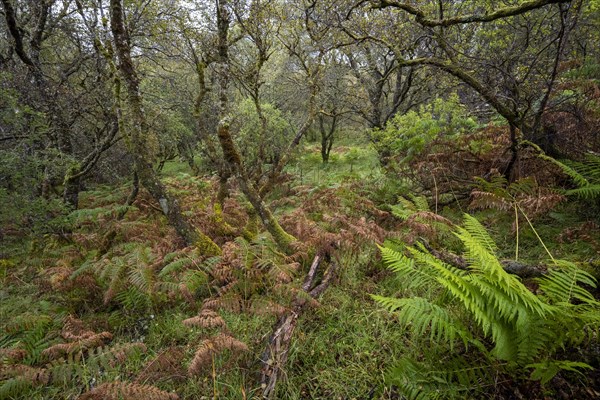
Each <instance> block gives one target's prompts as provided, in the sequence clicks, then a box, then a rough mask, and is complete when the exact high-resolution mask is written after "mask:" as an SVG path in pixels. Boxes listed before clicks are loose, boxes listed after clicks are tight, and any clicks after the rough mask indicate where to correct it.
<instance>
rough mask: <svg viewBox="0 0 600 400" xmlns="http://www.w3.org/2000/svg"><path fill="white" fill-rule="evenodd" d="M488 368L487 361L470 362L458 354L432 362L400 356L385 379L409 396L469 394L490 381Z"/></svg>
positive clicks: (423, 398)
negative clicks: (426, 362) (485, 362)
mask: <svg viewBox="0 0 600 400" xmlns="http://www.w3.org/2000/svg"><path fill="white" fill-rule="evenodd" d="M489 368H490V366H489V365H481V366H479V365H475V366H473V365H472V364H471V363H469V362H468V361H467V360H465V359H463V358H461V357H454V358H451V359H449V360H444V361H443V362H440V363H436V365H435V366H434V365H430V364H425V363H419V362H417V361H415V360H413V359H411V358H403V359H401V360H400V362H399V363H398V364H397V365H396V366H394V368H392V369H391V370H390V371H389V372H388V374H387V381H388V382H389V383H390V384H393V385H394V386H396V387H398V389H399V391H400V393H401V394H402V395H403V396H404V397H406V398H407V399H409V400H429V399H452V398H471V397H472V396H470V395H472V394H474V393H476V391H477V389H478V388H480V387H481V386H482V385H484V384H485V383H486V382H488V381H490V378H489V377H488V371H489Z"/></svg>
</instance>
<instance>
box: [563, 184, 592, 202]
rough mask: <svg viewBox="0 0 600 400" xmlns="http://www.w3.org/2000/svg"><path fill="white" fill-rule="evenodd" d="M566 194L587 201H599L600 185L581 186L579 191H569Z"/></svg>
mask: <svg viewBox="0 0 600 400" xmlns="http://www.w3.org/2000/svg"><path fill="white" fill-rule="evenodd" d="M565 194H566V195H567V196H576V197H579V198H580V199H585V200H591V199H597V198H598V197H600V184H594V185H585V186H581V187H579V188H577V189H571V190H567V191H566V192H565Z"/></svg>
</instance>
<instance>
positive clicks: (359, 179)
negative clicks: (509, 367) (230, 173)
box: [0, 144, 600, 399]
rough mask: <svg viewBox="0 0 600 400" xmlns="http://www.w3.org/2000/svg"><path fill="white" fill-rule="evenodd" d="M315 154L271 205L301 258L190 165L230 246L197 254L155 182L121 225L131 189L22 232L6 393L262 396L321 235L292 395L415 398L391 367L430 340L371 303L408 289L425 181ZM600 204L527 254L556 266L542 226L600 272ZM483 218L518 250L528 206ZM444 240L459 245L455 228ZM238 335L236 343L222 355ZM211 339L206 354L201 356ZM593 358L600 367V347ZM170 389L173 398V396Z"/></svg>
mask: <svg viewBox="0 0 600 400" xmlns="http://www.w3.org/2000/svg"><path fill="white" fill-rule="evenodd" d="M307 150H308V151H307V153H306V154H307V155H305V156H304V157H302V158H300V159H299V160H298V161H297V162H296V163H295V164H294V165H292V166H290V168H289V169H288V170H287V173H288V174H289V178H288V180H287V181H286V182H285V183H283V184H282V185H281V186H280V187H279V188H278V192H277V193H274V194H273V196H272V197H271V199H272V200H271V206H272V207H273V208H274V209H275V210H276V214H277V216H278V218H280V219H281V220H282V221H283V225H284V227H286V229H287V230H288V231H290V232H292V233H293V234H294V235H296V237H298V238H299V239H301V240H305V241H307V242H308V241H311V240H312V242H311V243H310V244H311V246H306V247H305V248H301V249H299V250H298V254H299V255H298V256H297V257H296V258H294V259H289V258H288V257H285V256H284V255H282V254H281V253H279V252H278V251H277V250H276V249H275V248H274V246H273V243H272V241H270V239H269V238H268V237H267V236H266V235H265V234H262V233H259V234H258V235H256V236H253V237H249V236H248V235H246V234H245V229H246V228H247V223H248V221H247V218H246V217H245V216H244V214H245V213H244V204H243V200H242V199H241V197H240V196H238V195H237V194H233V196H232V198H231V199H230V200H228V201H227V202H226V204H225V205H224V206H223V208H222V209H221V208H220V207H217V206H215V203H214V198H215V192H216V182H215V181H214V180H207V179H201V178H197V177H193V176H191V175H190V173H189V171H188V170H187V167H186V166H185V165H184V164H182V163H178V162H173V163H168V164H167V165H166V167H165V169H164V170H163V172H162V174H163V177H164V181H165V182H166V183H167V185H168V186H169V188H170V190H171V191H172V192H173V193H174V194H176V195H177V196H178V197H179V198H180V199H181V202H182V205H183V208H184V210H185V211H186V213H188V215H190V216H192V218H193V220H194V223H195V224H196V226H198V227H201V228H202V229H203V231H204V232H205V233H207V234H208V235H209V236H210V237H211V238H212V239H213V240H214V241H215V243H217V244H218V245H219V246H220V248H221V249H223V254H222V255H220V256H216V257H207V256H206V255H204V254H202V253H201V252H200V251H198V250H197V249H194V248H188V249H183V250H182V248H181V247H182V246H181V244H180V242H179V240H178V238H177V236H176V235H175V233H174V231H173V230H172V229H171V228H169V227H168V226H167V225H166V222H165V220H164V219H163V217H162V216H161V214H160V210H158V209H157V207H156V206H154V205H153V203H152V201H151V200H150V197H149V196H147V195H145V194H144V193H143V192H142V193H141V194H140V195H139V196H138V198H137V200H136V202H135V203H134V207H132V208H131V209H130V210H129V211H128V212H127V214H126V215H125V218H124V219H123V220H117V219H116V218H115V216H116V214H117V213H118V211H119V209H120V207H121V206H120V205H121V204H124V202H125V199H126V198H127V195H128V193H129V191H130V185H128V184H124V185H121V186H117V187H111V186H102V187H94V188H90V189H89V190H87V191H86V192H83V193H82V198H81V210H79V211H77V212H75V213H73V214H72V215H70V216H69V219H68V221H65V220H61V221H60V222H56V223H57V224H59V225H60V224H65V225H66V224H67V223H68V225H69V226H70V227H71V229H69V230H64V231H62V232H61V231H60V230H59V229H57V230H56V231H55V232H53V233H46V234H44V235H41V234H39V233H36V232H34V233H33V234H32V235H29V234H27V235H21V236H6V237H5V239H4V240H3V241H2V244H1V245H0V246H1V247H0V280H1V283H2V287H1V288H0V321H1V322H0V323H1V325H2V329H3V330H2V332H1V333H0V348H1V349H0V359H1V363H0V366H1V367H0V399H4V398H6V399H11V398H24V399H65V398H77V397H78V396H80V395H81V394H82V393H84V392H86V391H87V390H90V389H92V388H94V387H98V386H99V385H100V384H102V383H105V382H114V381H127V382H132V383H134V384H138V385H153V386H156V387H157V388H159V389H160V390H163V391H165V392H174V393H177V395H178V396H179V397H180V398H182V399H209V398H215V399H217V398H218V399H242V398H244V399H246V398H253V397H255V396H258V395H259V394H260V393H261V390H262V388H261V386H260V373H261V370H262V368H263V361H264V360H263V359H262V356H263V353H264V351H265V347H266V346H268V339H269V336H270V335H271V333H272V329H273V326H274V324H275V323H276V321H277V318H278V316H279V315H282V314H284V313H286V312H288V311H289V310H290V303H291V301H292V300H293V299H294V298H295V296H296V293H297V290H296V289H294V288H295V287H297V286H298V283H299V282H302V279H303V278H304V276H305V275H306V273H307V269H308V266H309V265H310V262H311V260H312V259H313V257H314V255H315V253H314V248H315V247H316V245H318V244H323V243H322V242H321V243H320V241H321V240H335V241H337V243H338V244H339V249H338V250H337V251H336V260H335V261H336V262H337V263H338V264H339V269H338V272H337V275H336V277H335V280H334V281H333V283H332V284H331V286H330V287H329V288H328V289H327V290H326V291H325V292H324V294H323V295H322V296H321V297H320V298H319V299H318V302H317V301H315V302H311V304H309V307H308V308H306V309H305V311H304V312H303V313H302V314H301V315H300V317H299V320H298V324H297V328H296V330H295V331H294V333H293V338H292V342H291V345H290V348H289V351H288V360H287V364H286V366H285V368H284V369H283V374H282V375H283V376H282V378H281V379H280V381H279V382H278V387H277V396H276V398H280V399H388V398H389V399H393V398H398V395H397V394H396V393H395V391H394V389H393V388H391V387H390V386H389V385H387V384H386V374H387V372H388V370H389V369H390V368H391V367H393V366H394V365H395V364H396V363H397V362H398V361H399V360H400V359H402V358H403V357H406V356H411V357H416V358H419V357H421V356H422V355H423V354H424V353H426V352H427V351H426V349H424V348H423V347H422V346H423V345H424V343H425V342H424V341H422V340H417V341H415V339H414V337H413V336H411V335H409V334H408V333H407V330H406V328H405V327H404V326H402V325H401V324H399V322H398V320H397V319H396V318H395V316H394V315H393V314H390V313H389V312H387V311H386V310H384V309H383V308H382V307H381V306H379V305H377V304H376V303H375V302H374V301H373V299H372V298H371V295H372V294H379V295H395V294H397V293H398V292H399V282H397V280H396V279H395V277H394V275H393V274H392V273H391V272H389V271H388V270H387V269H385V268H384V266H383V263H382V261H381V258H380V255H379V250H378V249H377V246H376V244H378V243H379V244H382V243H383V242H384V241H389V240H400V239H399V238H407V237H408V238H411V237H412V240H414V238H415V235H418V233H415V232H413V231H411V228H410V227H409V226H406V224H405V223H404V222H403V221H401V220H399V219H398V218H395V217H394V215H393V213H391V212H390V205H394V204H395V202H396V201H397V198H398V196H399V195H407V194H408V193H406V192H405V191H406V190H407V188H408V187H409V185H408V184H405V183H403V182H399V181H398V180H393V179H390V178H389V177H387V176H386V175H385V174H384V173H383V172H382V171H381V170H380V168H379V166H378V163H377V158H376V155H375V153H374V152H373V151H372V150H370V149H365V147H364V146H356V145H353V144H348V145H346V146H340V147H338V148H337V149H336V150H335V151H334V153H333V154H332V157H331V161H330V163H329V164H328V165H323V164H321V162H320V160H319V153H318V148H317V147H316V146H308V147H307ZM467 207H468V204H467V203H462V204H460V203H458V204H457V203H455V204H453V205H451V206H447V207H444V208H441V209H440V210H438V211H439V213H440V214H441V215H443V216H444V217H445V218H448V219H449V220H452V221H455V222H457V223H458V222H459V221H460V220H461V218H462V214H463V212H465V211H467V210H468V208H467ZM591 213H592V211H590V210H589V209H586V208H585V207H584V206H582V205H581V204H577V203H566V204H564V205H561V206H559V207H557V208H556V209H554V210H553V211H552V212H549V213H547V214H546V215H544V216H542V217H540V218H538V219H537V220H535V221H534V222H533V224H534V226H535V231H534V230H532V229H531V228H530V227H529V226H522V227H521V228H520V230H519V245H518V250H519V259H520V260H521V262H524V263H527V264H532V265H537V264H544V263H545V262H546V261H545V260H546V259H547V254H546V251H545V250H544V248H543V246H541V245H540V240H539V238H538V235H539V236H540V238H541V240H542V241H543V242H544V244H545V246H546V247H547V248H548V249H549V250H550V251H551V253H552V254H553V256H554V257H556V258H563V259H568V260H570V261H574V262H577V263H585V264H586V265H587V266H588V268H590V269H591V270H592V271H591V272H592V273H594V274H597V273H598V266H599V265H598V263H597V261H596V260H597V259H598V254H599V252H600V231H599V229H598V226H597V225H595V224H593V223H590V222H589V221H590V219H591V217H593V216H592V215H591ZM475 215H476V216H477V217H478V219H479V220H480V221H482V223H483V224H484V225H485V226H486V227H487V228H488V229H489V232H490V234H491V235H492V237H493V238H494V240H495V241H496V243H497V244H498V247H499V252H498V253H499V254H498V256H499V258H500V259H511V258H514V256H515V250H516V247H515V242H516V241H515V239H516V235H515V230H514V228H513V223H514V215H512V214H511V213H506V212H500V211H497V210H487V211H478V212H476V213H475ZM15 224H16V225H18V223H17V222H15ZM111 233H113V235H114V239H112V240H111V241H110V243H109V244H110V246H109V247H108V248H107V247H106V244H107V237H109V236H110V234H111ZM450 236H451V235H450ZM311 238H312V239H311ZM430 244H431V245H432V246H436V247H444V248H449V249H451V250H453V249H456V246H457V244H456V243H455V240H453V239H452V238H451V237H449V236H444V235H441V236H437V237H436V239H435V240H434V241H432V242H431V243H430ZM320 274H323V272H321V273H320ZM225 288H226V289H225ZM294 290H296V291H294ZM207 299H208V300H211V299H212V300H214V302H213V303H216V304H217V305H216V306H214V307H213V308H212V309H214V310H216V311H217V312H218V314H216V315H215V314H210V315H209V314H207V313H205V314H202V315H201V316H202V318H205V319H204V320H203V321H207V319H206V318H209V317H210V318H212V319H211V320H210V321H212V322H201V323H193V322H189V321H188V319H190V318H192V317H194V316H196V315H198V312H199V310H200V309H201V308H202V309H204V308H206V307H205V306H206V305H207ZM213 305H214V304H213ZM203 307H204V308H203ZM184 321H188V322H184ZM224 337H225V338H227V339H226V340H229V342H228V343H229V344H228V345H222V346H221V347H219V346H220V345H218V344H217V343H224V341H223V340H222V338H224ZM219 338H221V339H219ZM211 340H212V341H211ZM219 340H221V342H219ZM211 346H212V347H211ZM596 347H597V346H596ZM203 348H204V349H205V350H206V353H207V354H208V356H207V357H208V358H207V359H204V360H203V359H199V358H198V357H196V356H197V355H198V354H199V351H200V350H201V349H203ZM581 351H584V350H581ZM585 351H589V349H588V350H585ZM579 358H581V359H585V360H586V362H588V363H589V364H591V365H592V366H594V367H598V366H600V365H598V363H599V361H600V355H599V354H582V355H581V357H579ZM194 363H195V364H197V365H196V367H197V368H192V365H194ZM17 366H18V367H17ZM599 384H600V382H599V381H598V379H596V377H595V375H594V374H589V375H587V376H584V375H581V376H580V375H577V374H575V373H573V374H562V373H561V374H559V375H557V377H556V378H554V380H553V381H552V382H551V383H550V384H549V385H548V386H547V387H545V388H541V387H540V386H539V384H533V385H532V383H531V381H528V380H526V379H524V380H523V381H522V382H516V383H515V382H512V381H511V382H505V383H502V382H500V383H498V384H497V385H496V386H495V387H488V388H486V389H485V391H483V392H480V393H481V398H586V396H592V397H593V396H594V395H598V394H599V392H600V387H599V386H598V385H599ZM132 388H133V389H132V390H137V389H139V387H137V386H132ZM136 388H137V389H136ZM159 389H156V392H155V395H156V396H158V397H156V398H160V396H161V395H162V396H164V393H162V394H161V393H159ZM139 390H141V389H139ZM530 396H531V397H530ZM592 397H588V398H592ZM82 398H83V397H82ZM132 398H133V397H132ZM146 398H154V397H152V396H151V395H150V396H148V397H146Z"/></svg>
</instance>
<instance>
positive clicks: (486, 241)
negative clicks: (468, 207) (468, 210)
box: [459, 214, 498, 254]
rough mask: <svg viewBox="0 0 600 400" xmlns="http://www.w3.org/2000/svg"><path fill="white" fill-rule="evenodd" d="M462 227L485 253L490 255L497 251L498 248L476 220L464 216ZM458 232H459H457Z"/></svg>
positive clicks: (467, 215)
mask: <svg viewBox="0 0 600 400" xmlns="http://www.w3.org/2000/svg"><path fill="white" fill-rule="evenodd" d="M463 227H464V230H465V231H466V232H468V233H469V235H470V236H472V237H473V238H475V239H476V240H477V241H478V242H479V243H481V244H482V245H483V246H484V247H485V248H486V250H487V251H489V252H490V253H492V254H493V253H495V252H496V251H497V250H498V246H497V245H496V243H495V242H494V240H493V239H492V237H491V236H490V235H489V233H488V232H487V230H486V229H485V228H484V227H483V225H481V223H480V222H479V221H478V220H477V218H475V217H473V216H471V215H469V214H465V215H464V220H463ZM459 231H460V230H459Z"/></svg>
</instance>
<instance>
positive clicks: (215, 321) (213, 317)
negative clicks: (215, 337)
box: [182, 309, 225, 328]
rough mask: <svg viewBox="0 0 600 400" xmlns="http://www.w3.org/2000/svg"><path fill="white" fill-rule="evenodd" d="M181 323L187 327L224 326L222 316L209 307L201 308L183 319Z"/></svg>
mask: <svg viewBox="0 0 600 400" xmlns="http://www.w3.org/2000/svg"><path fill="white" fill-rule="evenodd" d="M182 323H183V324H184V325H185V326H187V327H192V326H199V327H202V328H222V327H224V326H225V321H224V320H223V318H221V316H220V315H219V314H217V313H216V312H214V311H212V310H210V309H203V310H202V311H200V313H199V314H198V315H197V316H195V317H192V318H188V319H185V320H183V322H182Z"/></svg>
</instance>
